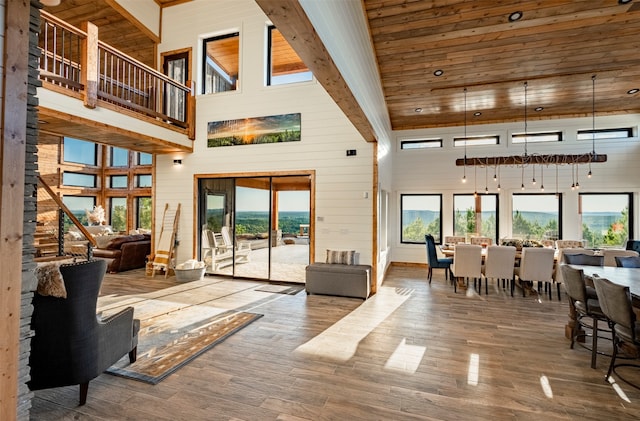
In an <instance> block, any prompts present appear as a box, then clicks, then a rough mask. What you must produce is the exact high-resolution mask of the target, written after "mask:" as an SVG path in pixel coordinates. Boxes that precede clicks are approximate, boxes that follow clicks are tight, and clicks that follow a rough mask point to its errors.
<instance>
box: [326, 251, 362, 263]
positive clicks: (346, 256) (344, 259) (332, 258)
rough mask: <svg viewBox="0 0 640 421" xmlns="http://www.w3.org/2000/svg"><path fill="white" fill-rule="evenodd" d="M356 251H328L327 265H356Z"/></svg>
mask: <svg viewBox="0 0 640 421" xmlns="http://www.w3.org/2000/svg"><path fill="white" fill-rule="evenodd" d="M355 256H356V251H355V250H329V249H327V263H333V264H340V265H354V264H355Z"/></svg>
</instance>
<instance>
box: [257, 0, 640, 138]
mask: <svg viewBox="0 0 640 421" xmlns="http://www.w3.org/2000/svg"><path fill="white" fill-rule="evenodd" d="M256 2H257V3H258V4H259V5H260V6H261V8H262V9H263V10H264V11H265V13H266V14H267V16H269V17H270V18H271V20H272V21H273V22H274V24H275V25H276V26H277V27H278V28H279V29H280V31H281V32H282V33H283V35H284V36H285V37H286V38H287V40H289V42H290V43H292V46H293V47H294V49H296V51H297V52H298V54H299V55H300V56H301V57H302V58H303V59H304V60H305V62H306V63H307V64H308V65H309V67H310V68H311V70H313V71H314V73H319V74H321V75H322V77H321V78H318V79H319V81H320V83H323V80H331V81H332V83H326V84H325V83H323V86H324V87H325V89H327V91H328V92H329V94H330V95H331V96H332V97H333V98H334V100H336V102H338V105H340V103H339V101H340V100H342V101H344V103H345V104H344V105H343V106H341V108H342V109H343V110H346V111H345V112H346V113H347V115H348V116H349V117H350V119H351V121H352V122H353V123H354V124H355V125H356V127H359V126H361V125H362V123H361V117H360V116H359V115H355V116H351V115H349V108H350V106H349V104H348V102H349V100H348V98H345V95H344V94H342V93H340V88H337V86H339V84H337V83H335V77H331V76H327V71H326V70H325V69H322V63H326V62H327V60H328V59H330V57H328V56H327V55H326V51H323V50H322V49H319V48H318V47H317V46H316V45H315V44H314V42H312V41H313V40H314V38H315V37H316V34H315V33H313V31H310V30H309V27H308V26H309V25H308V24H304V23H300V22H299V6H298V1H297V0H277V1H271V0H256ZM362 4H363V9H364V11H363V13H366V17H367V21H368V24H369V31H370V34H371V37H372V46H373V49H374V53H375V56H376V59H377V63H378V68H379V73H380V79H381V85H382V89H383V92H384V98H385V102H386V107H387V109H388V112H389V116H390V120H391V126H392V128H393V129H395V130H407V129H421V128H432V127H444V126H459V125H462V124H464V120H465V112H464V109H465V104H464V89H465V88H466V89H467V107H466V108H467V118H468V124H470V125H472V124H484V123H499V122H513V121H522V120H524V83H525V82H527V84H528V89H527V92H528V94H527V104H528V107H527V118H528V119H531V120H535V119H550V118H562V117H584V116H592V115H593V113H592V105H593V101H592V76H593V75H596V79H595V81H596V83H595V86H596V92H595V98H596V107H595V108H596V113H597V115H604V114H621V113H638V112H640V93H628V92H633V91H632V90H633V89H638V88H640V55H639V54H638V49H639V48H640V1H637V0H636V1H629V0H603V1H577V0H537V1H520V2H503V1H495V0H434V1H423V0H363V2H362ZM514 13H517V14H519V16H520V17H519V19H515V20H512V19H510V17H511V16H515V15H514ZM304 17H305V18H306V15H305V16H304ZM294 19H298V21H297V22H295V23H294V22H292V21H293V20H294ZM344 42H348V40H345V41H344ZM438 71H441V72H442V74H441V75H440V76H437V75H436V74H437V73H436V72H438ZM536 109H538V111H536ZM365 130H366V128H365ZM361 132H362V130H361Z"/></svg>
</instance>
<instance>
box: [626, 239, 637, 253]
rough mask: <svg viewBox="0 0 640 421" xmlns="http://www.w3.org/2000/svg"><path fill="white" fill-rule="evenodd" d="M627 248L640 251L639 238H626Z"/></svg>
mask: <svg viewBox="0 0 640 421" xmlns="http://www.w3.org/2000/svg"><path fill="white" fill-rule="evenodd" d="M625 248H626V249H627V250H635V251H637V252H638V253H640V240H627V245H626V247H625Z"/></svg>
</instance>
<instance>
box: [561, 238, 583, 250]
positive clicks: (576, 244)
mask: <svg viewBox="0 0 640 421" xmlns="http://www.w3.org/2000/svg"><path fill="white" fill-rule="evenodd" d="M556 248H557V249H569V248H584V241H582V240H556Z"/></svg>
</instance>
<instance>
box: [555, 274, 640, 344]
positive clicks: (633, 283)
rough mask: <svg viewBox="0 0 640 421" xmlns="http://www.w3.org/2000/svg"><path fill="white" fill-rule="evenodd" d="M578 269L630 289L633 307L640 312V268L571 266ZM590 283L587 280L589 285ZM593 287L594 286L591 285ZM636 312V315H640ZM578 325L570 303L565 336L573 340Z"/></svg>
mask: <svg viewBox="0 0 640 421" xmlns="http://www.w3.org/2000/svg"><path fill="white" fill-rule="evenodd" d="M571 267H573V268H576V269H582V271H583V272H584V274H585V275H588V276H591V277H594V276H597V277H600V278H606V279H608V280H610V281H611V282H613V283H616V284H618V285H622V286H626V287H629V292H630V293H631V300H632V305H633V307H634V311H636V309H637V310H638V311H640V268H622V267H615V266H589V265H571ZM588 284H589V281H588V280H587V285H588ZM590 286H593V285H590ZM638 311H636V313H638ZM576 323H577V314H576V309H575V307H574V306H573V304H572V303H571V302H569V321H568V323H567V325H566V326H565V332H564V334H565V336H566V337H567V339H571V330H572V328H573V326H575V324H576Z"/></svg>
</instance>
